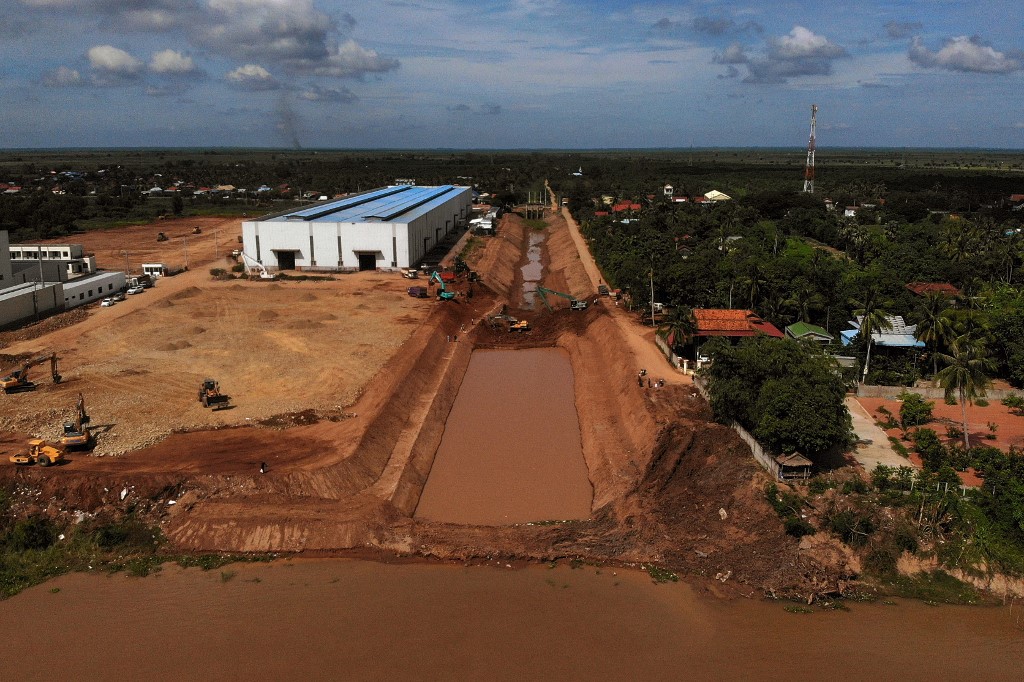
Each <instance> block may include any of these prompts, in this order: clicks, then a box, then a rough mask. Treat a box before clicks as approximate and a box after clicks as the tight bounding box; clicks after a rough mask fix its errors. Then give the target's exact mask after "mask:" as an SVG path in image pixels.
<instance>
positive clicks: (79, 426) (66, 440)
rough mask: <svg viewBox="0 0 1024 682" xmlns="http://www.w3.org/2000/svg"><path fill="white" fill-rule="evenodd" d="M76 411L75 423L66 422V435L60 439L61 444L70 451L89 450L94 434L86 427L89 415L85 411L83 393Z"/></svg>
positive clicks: (79, 397) (80, 395)
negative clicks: (75, 449)
mask: <svg viewBox="0 0 1024 682" xmlns="http://www.w3.org/2000/svg"><path fill="white" fill-rule="evenodd" d="M75 410H76V412H77V414H76V415H75V421H73V422H64V434H63V435H62V436H61V437H60V444H61V445H63V446H64V447H65V448H68V449H73V448H87V447H89V446H90V445H92V432H91V431H90V430H89V427H88V426H86V424H88V423H89V415H88V414H87V413H86V411H85V398H84V397H83V396H82V394H81V393H79V394H78V404H77V405H75Z"/></svg>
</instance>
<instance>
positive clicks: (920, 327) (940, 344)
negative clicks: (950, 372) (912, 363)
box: [916, 291, 953, 376]
mask: <svg viewBox="0 0 1024 682" xmlns="http://www.w3.org/2000/svg"><path fill="white" fill-rule="evenodd" d="M949 309H950V305H949V298H948V297H947V296H945V295H944V294H940V293H938V292H936V291H933V292H930V293H929V294H928V295H927V296H925V298H924V300H923V301H922V302H921V307H920V310H919V313H920V320H921V321H920V322H918V323H917V335H916V336H917V340H918V341H922V342H924V344H925V345H926V346H927V347H928V348H929V349H930V350H931V353H932V376H934V375H936V374H938V373H939V349H940V348H944V347H945V346H946V345H947V344H948V343H949V341H950V339H952V338H953V320H952V318H951V316H950V311H949Z"/></svg>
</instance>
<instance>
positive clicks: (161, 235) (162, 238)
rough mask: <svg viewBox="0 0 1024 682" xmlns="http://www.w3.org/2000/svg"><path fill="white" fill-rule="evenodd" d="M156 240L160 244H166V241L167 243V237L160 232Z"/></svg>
mask: <svg viewBox="0 0 1024 682" xmlns="http://www.w3.org/2000/svg"><path fill="white" fill-rule="evenodd" d="M156 240H157V241H158V242H165V241H167V235H166V234H164V233H163V232H158V233H157V235H156Z"/></svg>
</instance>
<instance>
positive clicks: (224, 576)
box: [220, 571, 238, 583]
mask: <svg viewBox="0 0 1024 682" xmlns="http://www.w3.org/2000/svg"><path fill="white" fill-rule="evenodd" d="M236 575H238V572H237V571H221V572H220V581H221V582H222V583H226V582H231V579H232V578H234V577H235V576H236Z"/></svg>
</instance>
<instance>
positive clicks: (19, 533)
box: [3, 516, 57, 552]
mask: <svg viewBox="0 0 1024 682" xmlns="http://www.w3.org/2000/svg"><path fill="white" fill-rule="evenodd" d="M56 541H57V529H56V528H54V526H53V524H52V523H51V522H50V520H49V519H47V518H43V517H41V516H34V517H31V518H27V519H22V520H21V521H18V522H17V523H15V524H14V527H13V528H11V530H10V531H9V532H8V533H7V537H6V538H5V541H4V543H3V544H5V545H6V546H7V547H8V548H9V549H11V550H13V551H15V552H24V551H27V550H32V549H47V548H48V547H50V546H51V545H53V543H54V542H56Z"/></svg>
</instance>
